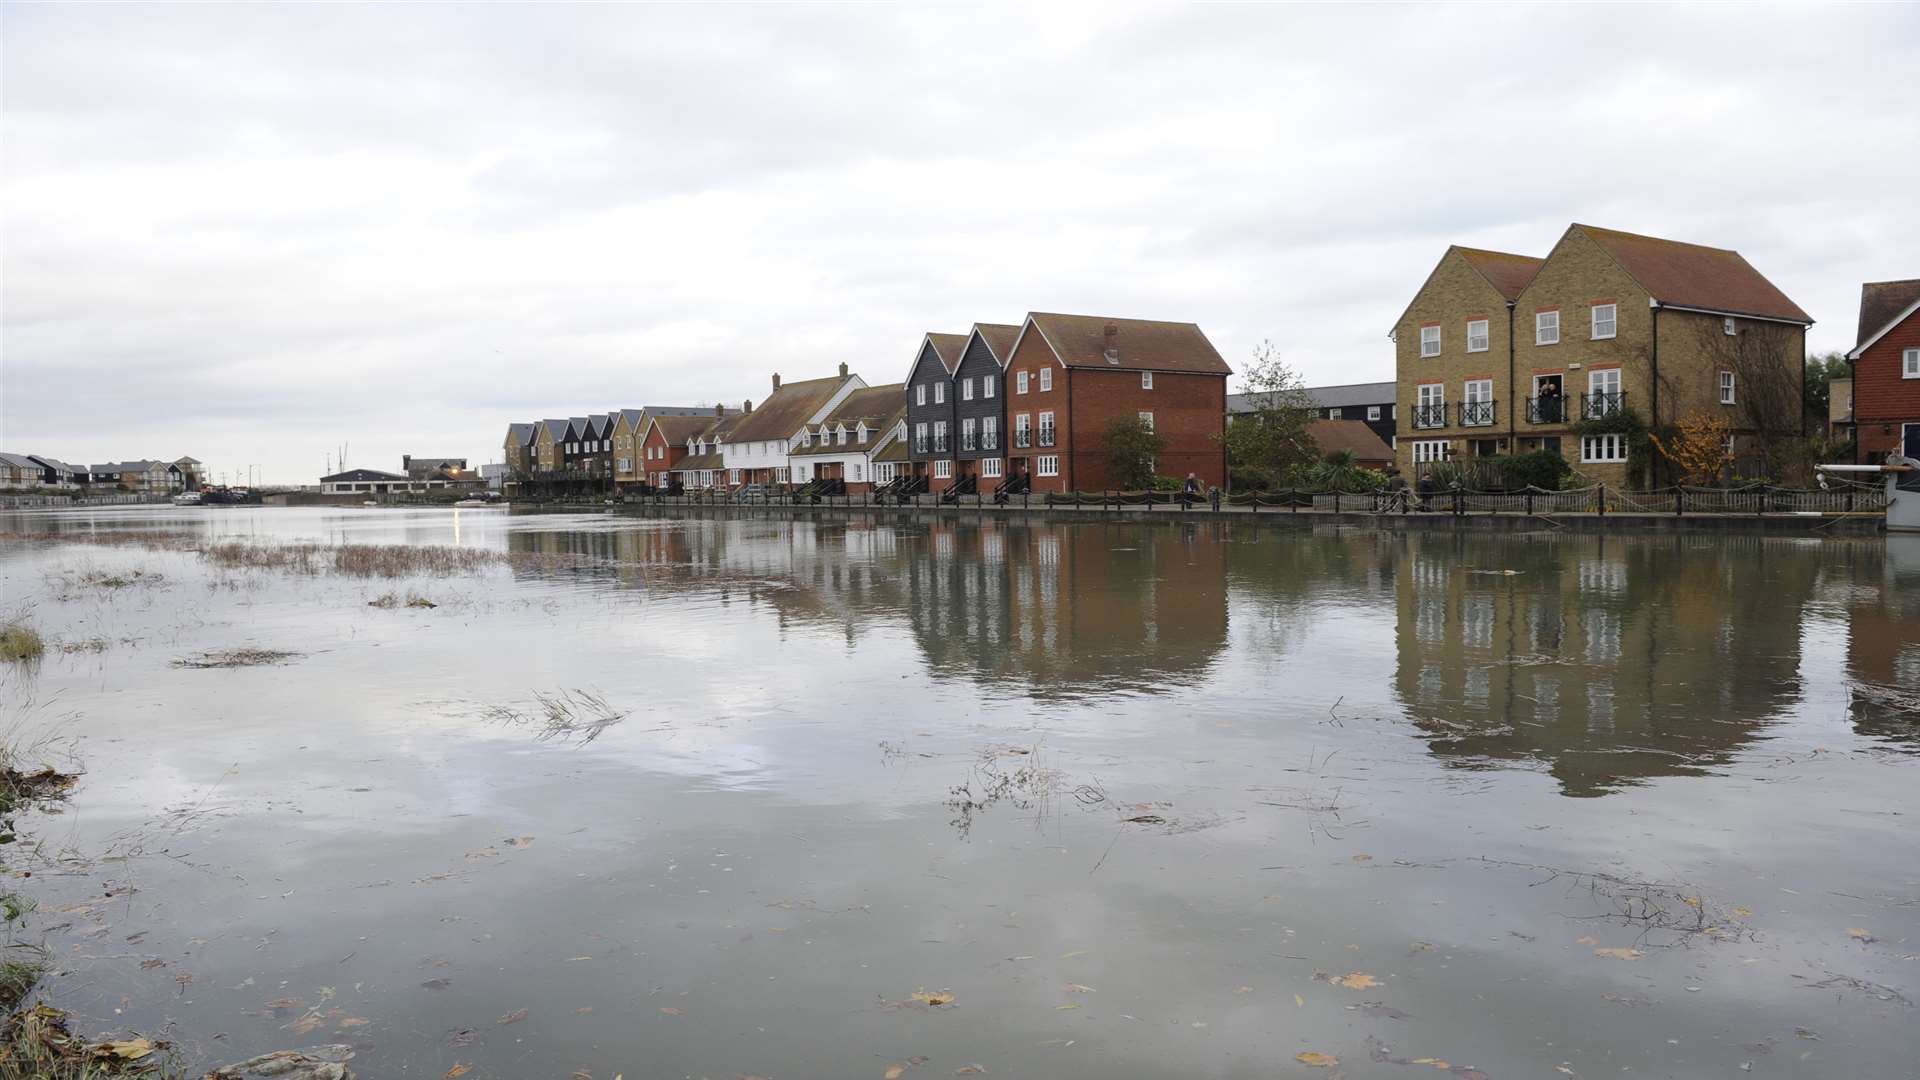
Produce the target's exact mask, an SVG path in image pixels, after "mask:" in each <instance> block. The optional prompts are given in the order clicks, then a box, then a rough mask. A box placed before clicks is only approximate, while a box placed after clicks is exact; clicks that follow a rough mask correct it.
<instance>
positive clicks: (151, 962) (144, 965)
mask: <svg viewBox="0 0 1920 1080" xmlns="http://www.w3.org/2000/svg"><path fill="white" fill-rule="evenodd" d="M166 966H167V962H166V961H165V960H162V959H160V958H159V957H157V956H155V957H151V958H149V959H146V960H142V961H140V969H141V970H142V971H151V970H152V969H154V968H157V967H166Z"/></svg>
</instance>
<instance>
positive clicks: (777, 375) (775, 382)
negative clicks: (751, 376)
mask: <svg viewBox="0 0 1920 1080" xmlns="http://www.w3.org/2000/svg"><path fill="white" fill-rule="evenodd" d="M773 388H774V389H775V390H778V389H780V373H779V372H777V371H776V372H774V373H773Z"/></svg>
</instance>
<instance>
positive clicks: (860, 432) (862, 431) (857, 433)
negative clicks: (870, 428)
mask: <svg viewBox="0 0 1920 1080" xmlns="http://www.w3.org/2000/svg"><path fill="white" fill-rule="evenodd" d="M853 433H854V437H855V438H857V439H858V440H859V441H860V443H861V444H862V445H865V444H866V441H867V434H868V433H867V422H866V421H865V420H862V421H860V426H859V427H857V428H855V429H854V430H853Z"/></svg>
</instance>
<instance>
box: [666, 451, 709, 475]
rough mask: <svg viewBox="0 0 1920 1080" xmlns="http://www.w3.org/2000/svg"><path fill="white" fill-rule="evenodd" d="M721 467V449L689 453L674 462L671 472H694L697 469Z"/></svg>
mask: <svg viewBox="0 0 1920 1080" xmlns="http://www.w3.org/2000/svg"><path fill="white" fill-rule="evenodd" d="M720 467H721V462H720V453H719V451H713V452H710V453H705V454H688V455H687V456H686V457H683V458H681V459H680V460H679V461H678V462H677V463H675V464H674V466H673V468H672V469H669V470H668V471H669V472H692V471H694V470H695V469H718V468H720Z"/></svg>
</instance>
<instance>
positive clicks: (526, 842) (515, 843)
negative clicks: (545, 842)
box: [500, 836, 533, 848]
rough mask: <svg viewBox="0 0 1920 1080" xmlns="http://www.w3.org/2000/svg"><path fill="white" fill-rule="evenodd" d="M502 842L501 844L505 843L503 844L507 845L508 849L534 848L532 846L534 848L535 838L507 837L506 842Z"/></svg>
mask: <svg viewBox="0 0 1920 1080" xmlns="http://www.w3.org/2000/svg"><path fill="white" fill-rule="evenodd" d="M500 842H501V843H503V844H505V845H507V846H508V847H510V848H524V847H532V846H533V837H531V836H509V837H507V838H506V839H505V840H502V841H500Z"/></svg>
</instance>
